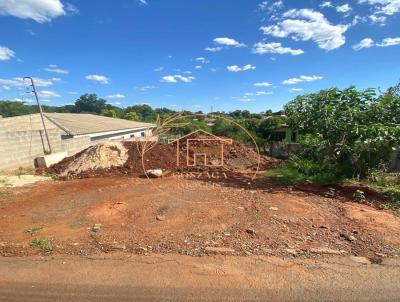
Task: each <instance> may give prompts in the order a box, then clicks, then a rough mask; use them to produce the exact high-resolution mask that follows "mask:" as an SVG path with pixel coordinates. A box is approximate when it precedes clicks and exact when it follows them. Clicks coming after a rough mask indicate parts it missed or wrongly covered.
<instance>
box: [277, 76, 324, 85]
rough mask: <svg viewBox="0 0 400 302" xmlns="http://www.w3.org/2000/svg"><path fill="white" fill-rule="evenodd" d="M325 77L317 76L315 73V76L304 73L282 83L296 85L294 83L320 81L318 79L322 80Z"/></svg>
mask: <svg viewBox="0 0 400 302" xmlns="http://www.w3.org/2000/svg"><path fill="white" fill-rule="evenodd" d="M323 78H324V77H321V76H315V75H313V76H304V75H302V76H300V77H298V78H291V79H288V80H285V81H283V82H282V84H284V85H294V84H297V83H301V82H313V81H318V80H322V79H323Z"/></svg>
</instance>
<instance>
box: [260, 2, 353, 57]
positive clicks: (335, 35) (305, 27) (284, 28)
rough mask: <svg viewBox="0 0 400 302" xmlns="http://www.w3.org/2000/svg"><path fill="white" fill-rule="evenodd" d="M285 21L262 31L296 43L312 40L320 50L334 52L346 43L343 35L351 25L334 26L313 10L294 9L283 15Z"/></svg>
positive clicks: (262, 28)
mask: <svg viewBox="0 0 400 302" xmlns="http://www.w3.org/2000/svg"><path fill="white" fill-rule="evenodd" d="M283 18H285V20H283V21H280V22H279V23H277V24H276V25H271V26H264V27H261V28H260V29H261V30H262V31H263V32H264V34H266V35H271V36H274V37H279V38H285V37H289V36H290V37H292V39H293V40H295V41H299V40H302V41H309V40H312V41H314V42H315V43H317V44H318V46H319V48H321V49H325V50H332V49H335V48H338V47H340V46H342V45H343V44H345V43H346V38H345V36H344V35H343V34H344V33H345V32H346V31H347V29H348V28H349V25H341V24H338V25H332V24H331V23H330V22H329V21H328V20H327V19H326V18H325V16H324V15H323V14H322V13H320V12H316V11H314V10H312V9H300V10H297V9H292V10H289V11H287V12H286V13H284V14H283Z"/></svg>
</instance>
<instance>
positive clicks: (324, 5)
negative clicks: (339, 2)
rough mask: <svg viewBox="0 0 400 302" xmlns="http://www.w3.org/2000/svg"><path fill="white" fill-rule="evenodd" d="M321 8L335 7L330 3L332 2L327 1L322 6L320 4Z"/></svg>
mask: <svg viewBox="0 0 400 302" xmlns="http://www.w3.org/2000/svg"><path fill="white" fill-rule="evenodd" d="M319 7H321V8H325V7H333V5H332V2H330V1H325V2H323V3H322V4H320V6H319Z"/></svg>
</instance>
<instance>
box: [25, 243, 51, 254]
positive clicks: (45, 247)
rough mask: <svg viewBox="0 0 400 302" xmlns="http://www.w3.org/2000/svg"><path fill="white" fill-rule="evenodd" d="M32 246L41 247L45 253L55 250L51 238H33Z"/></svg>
mask: <svg viewBox="0 0 400 302" xmlns="http://www.w3.org/2000/svg"><path fill="white" fill-rule="evenodd" d="M30 246H31V247H35V248H38V249H40V250H41V251H42V252H43V253H45V254H47V253H50V252H52V251H53V250H54V246H53V244H52V242H51V240H49V239H33V240H32V241H31V244H30Z"/></svg>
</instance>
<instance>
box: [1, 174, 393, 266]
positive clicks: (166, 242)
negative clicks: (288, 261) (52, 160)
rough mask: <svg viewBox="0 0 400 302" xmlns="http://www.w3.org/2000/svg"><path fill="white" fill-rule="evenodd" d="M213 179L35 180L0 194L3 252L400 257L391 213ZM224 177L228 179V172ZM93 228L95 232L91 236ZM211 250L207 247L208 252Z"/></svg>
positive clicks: (266, 184) (312, 195) (260, 185)
mask: <svg viewBox="0 0 400 302" xmlns="http://www.w3.org/2000/svg"><path fill="white" fill-rule="evenodd" d="M220 176H221V175H217V176H216V178H214V179H211V180H210V179H209V180H201V179H183V178H180V177H166V178H163V179H153V180H149V179H140V178H137V177H136V178H135V177H118V178H115V177H114V178H113V177H109V178H90V179H77V180H70V181H55V182H44V183H40V184H35V185H33V186H30V187H23V188H13V189H9V191H7V192H6V193H4V194H0V218H1V219H0V254H1V255H3V256H25V255H35V254H40V253H44V252H43V250H41V249H40V248H38V247H32V246H30V243H31V242H32V240H33V239H43V240H48V241H49V242H51V243H52V245H53V249H52V251H47V252H48V253H49V254H74V255H93V254H99V253H108V252H113V251H122V252H126V253H135V254H147V255H148V254H156V253H162V254H165V253H169V254H184V255H190V256H203V255H209V254H212V253H215V251H213V249H212V248H213V247H218V248H224V249H225V250H223V251H221V250H217V251H216V253H224V254H229V255H242V256H250V255H273V256H286V257H296V258H297V257H301V258H319V257H322V255H323V254H339V253H341V254H345V255H356V256H363V257H366V258H368V259H369V260H370V261H371V262H373V263H380V262H381V261H382V258H384V257H390V256H396V255H398V254H399V253H400V237H399V236H398V234H399V231H400V218H399V216H398V214H397V213H396V212H394V211H391V210H378V209H376V208H373V207H370V206H367V205H361V204H357V203H354V202H352V201H351V200H350V199H349V198H348V197H346V196H345V195H344V196H342V197H340V196H335V197H324V196H321V195H324V194H316V193H315V192H314V193H310V192H304V190H301V189H296V188H292V187H282V186H278V185H276V184H273V183H269V182H268V180H266V179H264V178H263V177H261V176H260V177H259V179H258V180H257V181H256V182H254V183H252V182H250V181H249V182H247V181H246V180H243V179H241V180H240V181H233V180H230V179H228V180H227V179H225V177H220ZM228 178H229V176H228ZM95 224H101V227H100V230H99V231H97V232H95V231H93V226H94V225H95ZM210 248H211V249H210Z"/></svg>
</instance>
